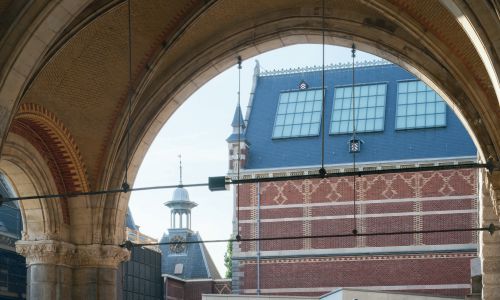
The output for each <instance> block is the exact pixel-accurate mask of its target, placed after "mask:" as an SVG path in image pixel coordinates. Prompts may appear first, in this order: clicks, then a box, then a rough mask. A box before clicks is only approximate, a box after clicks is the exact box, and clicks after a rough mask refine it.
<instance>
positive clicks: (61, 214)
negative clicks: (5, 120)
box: [1, 104, 90, 240]
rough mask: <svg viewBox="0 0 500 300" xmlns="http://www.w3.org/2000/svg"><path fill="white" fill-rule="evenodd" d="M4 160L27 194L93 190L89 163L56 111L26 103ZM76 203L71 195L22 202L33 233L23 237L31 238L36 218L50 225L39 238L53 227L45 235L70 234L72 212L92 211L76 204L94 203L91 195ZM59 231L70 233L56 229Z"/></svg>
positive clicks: (66, 236)
mask: <svg viewBox="0 0 500 300" xmlns="http://www.w3.org/2000/svg"><path fill="white" fill-rule="evenodd" d="M1 162H2V165H4V166H5V173H6V175H7V176H9V177H10V178H11V181H12V182H13V184H14V185H15V186H16V187H18V194H19V195H21V196H32V195H43V194H68V193H78V192H88V191H89V190H90V186H89V183H88V179H87V175H86V168H85V165H84V164H83V161H82V158H81V155H80V153H79V150H78V146H77V145H76V143H75V141H74V140H73V138H72V137H71V134H70V133H69V131H68V130H67V129H66V128H65V127H64V125H63V124H62V122H61V121H59V120H58V119H57V118H56V116H55V115H54V114H52V113H51V112H50V111H48V110H46V109H45V108H43V107H41V106H39V105H35V104H23V105H21V107H20V108H19V110H18V112H17V114H16V116H15V118H14V120H13V122H12V124H11V130H10V134H9V136H8V138H7V142H6V143H5V149H4V151H3V152H2V160H1ZM76 202H77V201H68V198H66V197H62V198H54V199H38V200H28V201H20V207H21V212H22V215H23V220H24V225H25V226H24V227H25V228H27V232H28V235H26V236H25V237H23V239H30V238H31V236H30V235H29V231H30V230H29V228H30V223H35V222H42V223H43V224H45V225H44V226H42V227H43V228H39V230H37V232H38V234H37V235H36V236H38V238H40V235H43V234H41V233H40V232H49V234H48V235H47V234H45V235H43V236H44V237H45V238H44V239H55V238H56V237H57V238H58V239H63V240H68V239H70V238H71V230H69V228H70V229H73V228H72V227H70V225H75V224H72V219H73V218H72V216H75V218H76V217H77V215H78V214H80V215H83V216H85V215H86V214H85V212H84V211H83V210H81V209H80V210H79V211H78V213H76V212H75V209H74V208H73V207H74V206H77V207H79V208H85V207H90V205H89V203H88V199H87V198H86V197H84V199H80V200H78V202H80V203H76ZM81 202H83V204H82V203H81ZM78 219H81V217H79V218H78ZM77 222H78V220H77ZM39 227H40V226H39ZM62 228H64V230H63V229H62ZM39 231H40V232H39ZM58 232H64V233H63V234H62V235H58V234H54V233H58Z"/></svg>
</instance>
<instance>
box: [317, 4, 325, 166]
mask: <svg viewBox="0 0 500 300" xmlns="http://www.w3.org/2000/svg"><path fill="white" fill-rule="evenodd" d="M321 37H322V53H321V54H322V66H323V67H322V70H321V95H322V98H321V107H322V113H321V168H320V169H319V173H320V174H321V175H326V169H325V0H323V2H322V14H321Z"/></svg>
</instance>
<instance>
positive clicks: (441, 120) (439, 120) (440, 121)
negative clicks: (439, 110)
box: [436, 114, 446, 126]
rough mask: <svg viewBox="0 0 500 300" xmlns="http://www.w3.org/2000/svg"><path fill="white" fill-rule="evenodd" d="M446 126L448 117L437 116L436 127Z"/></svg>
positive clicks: (443, 115)
mask: <svg viewBox="0 0 500 300" xmlns="http://www.w3.org/2000/svg"><path fill="white" fill-rule="evenodd" d="M444 125H446V115H445V114H437V115H436V126H444Z"/></svg>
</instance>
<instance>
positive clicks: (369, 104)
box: [330, 83, 387, 134]
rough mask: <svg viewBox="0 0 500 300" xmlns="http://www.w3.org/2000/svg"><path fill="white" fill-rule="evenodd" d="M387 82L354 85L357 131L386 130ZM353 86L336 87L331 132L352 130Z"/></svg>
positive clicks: (340, 132) (349, 131)
mask: <svg viewBox="0 0 500 300" xmlns="http://www.w3.org/2000/svg"><path fill="white" fill-rule="evenodd" d="M386 90H387V84H385V83H381V84H370V85H361V86H355V87H354V97H355V99H354V111H355V117H356V132H371V131H382V130H384V117H385V97H386ZM352 113H353V112H352V87H338V88H335V97H334V100H333V114H332V121H331V127H330V133H333V134H342V133H351V132H352V125H353V122H352Z"/></svg>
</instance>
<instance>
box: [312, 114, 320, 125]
mask: <svg viewBox="0 0 500 300" xmlns="http://www.w3.org/2000/svg"><path fill="white" fill-rule="evenodd" d="M320 121H321V113H319V112H314V113H313V115H312V120H311V122H312V123H315V122H320Z"/></svg>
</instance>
